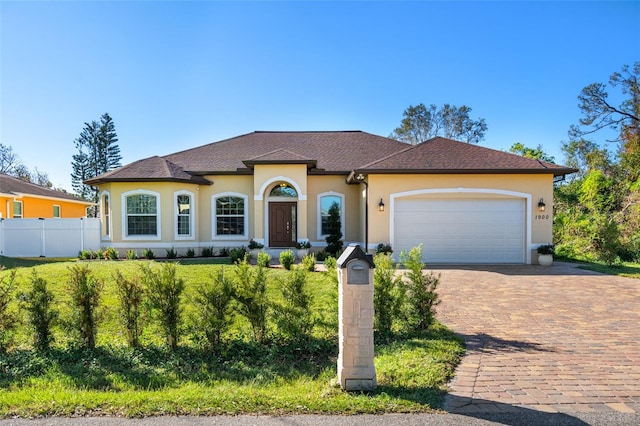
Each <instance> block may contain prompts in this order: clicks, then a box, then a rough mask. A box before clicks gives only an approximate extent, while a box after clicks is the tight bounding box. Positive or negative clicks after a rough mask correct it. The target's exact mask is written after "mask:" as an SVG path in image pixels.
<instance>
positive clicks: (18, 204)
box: [13, 201, 22, 219]
mask: <svg viewBox="0 0 640 426" xmlns="http://www.w3.org/2000/svg"><path fill="white" fill-rule="evenodd" d="M13 217H14V218H16V219H21V218H22V201H14V202H13Z"/></svg>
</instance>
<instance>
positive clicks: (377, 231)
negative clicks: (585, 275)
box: [369, 174, 553, 247]
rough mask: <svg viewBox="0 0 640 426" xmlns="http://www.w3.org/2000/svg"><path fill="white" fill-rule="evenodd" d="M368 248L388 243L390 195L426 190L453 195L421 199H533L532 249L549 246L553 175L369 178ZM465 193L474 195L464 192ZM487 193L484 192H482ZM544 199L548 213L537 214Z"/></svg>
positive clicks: (427, 195)
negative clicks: (523, 196)
mask: <svg viewBox="0 0 640 426" xmlns="http://www.w3.org/2000/svg"><path fill="white" fill-rule="evenodd" d="M369 187H370V200H371V201H370V205H369V225H370V226H369V228H370V230H369V247H372V246H375V245H376V244H377V243H388V242H390V241H389V234H390V226H392V223H391V220H392V217H391V215H392V214H393V213H392V211H393V209H392V206H391V199H390V198H391V195H392V194H400V193H404V192H410V191H418V190H424V189H427V190H429V189H431V190H433V189H443V190H445V189H451V190H452V192H451V193H449V194H447V193H446V192H438V193H430V194H420V195H416V196H419V197H421V198H425V197H431V198H439V199H442V198H492V197H517V198H518V197H519V196H515V195H505V194H497V193H492V192H491V190H499V191H498V192H503V191H506V192H513V193H524V194H529V195H530V203H529V205H528V206H527V214H529V215H530V218H531V243H532V245H537V244H542V243H548V242H551V240H552V235H553V234H552V224H553V175H552V174H548V175H537V174H507V175H483V174H470V175H369ZM465 189H468V190H472V192H464V190H465ZM485 189H486V190H488V192H482V190H485ZM381 198H382V200H383V202H384V203H385V211H384V212H379V211H378V203H379V201H380V199H381ZM541 198H542V199H544V202H545V204H546V208H545V212H544V213H540V212H539V211H538V201H539V200H540V199H541Z"/></svg>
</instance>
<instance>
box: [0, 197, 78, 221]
mask: <svg viewBox="0 0 640 426" xmlns="http://www.w3.org/2000/svg"><path fill="white" fill-rule="evenodd" d="M13 201H14V198H8V197H0V212H1V213H2V217H4V218H12V217H13ZM15 201H22V215H23V216H22V217H23V218H25V219H37V218H40V217H42V218H45V219H49V218H52V217H53V206H54V205H57V206H60V217H61V218H80V217H84V216H86V215H87V212H86V209H87V205H86V204H81V203H74V202H71V201H65V200H53V199H46V198H35V197H29V196H26V195H25V196H23V197H20V198H15Z"/></svg>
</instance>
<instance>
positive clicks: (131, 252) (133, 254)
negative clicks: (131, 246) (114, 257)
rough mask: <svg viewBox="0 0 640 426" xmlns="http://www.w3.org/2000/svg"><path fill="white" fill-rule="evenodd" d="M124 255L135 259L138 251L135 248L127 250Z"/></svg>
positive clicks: (129, 258)
mask: <svg viewBox="0 0 640 426" xmlns="http://www.w3.org/2000/svg"><path fill="white" fill-rule="evenodd" d="M125 257H126V258H127V259H128V260H135V259H137V258H138V252H137V251H135V250H127V253H126V255H125Z"/></svg>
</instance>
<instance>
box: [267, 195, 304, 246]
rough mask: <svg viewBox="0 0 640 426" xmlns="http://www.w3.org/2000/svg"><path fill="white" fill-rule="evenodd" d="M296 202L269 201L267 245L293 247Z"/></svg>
mask: <svg viewBox="0 0 640 426" xmlns="http://www.w3.org/2000/svg"><path fill="white" fill-rule="evenodd" d="M297 208H298V203H291V202H271V203H269V247H295V245H296V241H297V234H296V229H297V221H296V213H297Z"/></svg>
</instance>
